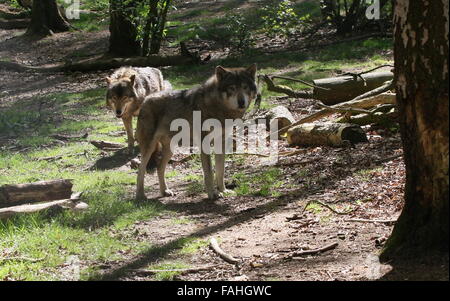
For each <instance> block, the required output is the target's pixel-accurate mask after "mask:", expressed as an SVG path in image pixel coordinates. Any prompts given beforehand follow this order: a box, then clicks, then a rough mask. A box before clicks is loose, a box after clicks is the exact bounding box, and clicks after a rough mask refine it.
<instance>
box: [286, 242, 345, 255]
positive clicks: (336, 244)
mask: <svg viewBox="0 0 450 301" xmlns="http://www.w3.org/2000/svg"><path fill="white" fill-rule="evenodd" d="M338 245H339V244H338V243H337V242H334V243H332V244H329V245H326V246H325V247H322V248H319V249H314V250H305V251H298V252H294V253H293V254H292V256H305V255H315V254H319V253H322V252H325V251H329V250H333V249H335V248H336V247H337V246H338Z"/></svg>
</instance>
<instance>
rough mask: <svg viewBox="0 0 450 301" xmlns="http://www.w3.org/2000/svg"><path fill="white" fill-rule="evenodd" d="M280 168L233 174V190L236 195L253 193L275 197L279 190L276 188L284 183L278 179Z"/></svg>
mask: <svg viewBox="0 0 450 301" xmlns="http://www.w3.org/2000/svg"><path fill="white" fill-rule="evenodd" d="M281 173H282V172H281V170H280V169H278V168H270V169H268V170H264V171H261V172H255V173H254V174H252V175H249V174H245V173H242V172H239V173H236V174H234V175H233V180H234V181H235V183H236V184H237V187H236V189H235V192H236V193H237V195H255V196H272V197H277V196H279V195H280V192H279V191H277V189H278V188H280V187H281V186H283V185H284V181H282V180H280V175H281Z"/></svg>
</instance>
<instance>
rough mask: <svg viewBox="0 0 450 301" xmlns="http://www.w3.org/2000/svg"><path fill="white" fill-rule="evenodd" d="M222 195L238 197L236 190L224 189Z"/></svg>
mask: <svg viewBox="0 0 450 301" xmlns="http://www.w3.org/2000/svg"><path fill="white" fill-rule="evenodd" d="M221 193H222V194H223V195H224V196H226V195H236V192H235V191H234V190H231V189H224V190H223V191H221Z"/></svg>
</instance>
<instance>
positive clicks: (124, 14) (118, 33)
mask: <svg viewBox="0 0 450 301" xmlns="http://www.w3.org/2000/svg"><path fill="white" fill-rule="evenodd" d="M135 5H136V4H135V3H133V2H130V3H128V4H124V1H123V0H120V1H118V0H110V2H109V12H110V23H109V32H110V37H109V53H110V54H111V55H114V56H119V57H132V56H139V55H141V51H142V47H141V43H140V42H139V41H138V39H137V29H136V26H135V25H134V24H133V22H132V21H131V20H130V17H132V16H133V13H132V10H133V8H134V7H135Z"/></svg>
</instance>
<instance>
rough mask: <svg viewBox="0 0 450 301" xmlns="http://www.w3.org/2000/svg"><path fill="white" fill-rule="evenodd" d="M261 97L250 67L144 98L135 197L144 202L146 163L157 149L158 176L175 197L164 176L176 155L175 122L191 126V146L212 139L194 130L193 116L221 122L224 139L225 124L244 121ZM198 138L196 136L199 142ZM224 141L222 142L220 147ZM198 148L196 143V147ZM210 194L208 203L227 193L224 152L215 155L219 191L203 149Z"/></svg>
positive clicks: (222, 71)
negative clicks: (246, 112)
mask: <svg viewBox="0 0 450 301" xmlns="http://www.w3.org/2000/svg"><path fill="white" fill-rule="evenodd" d="M256 94H257V86H256V65H252V66H250V67H249V68H230V69H228V68H223V67H221V66H218V67H217V68H216V71H215V74H214V75H213V76H212V77H211V78H209V79H208V80H207V81H206V82H205V83H204V84H203V85H201V86H199V87H195V88H192V89H189V90H182V91H170V92H162V93H156V94H153V95H150V96H147V97H146V98H145V101H144V103H143V104H142V107H141V111H140V113H139V117H138V123H137V129H136V139H137V140H138V142H139V148H140V151H141V164H140V166H139V172H138V177H137V190H136V199H145V194H144V177H145V173H146V166H147V163H148V161H149V159H150V157H151V156H152V154H153V153H154V152H155V150H157V149H161V150H162V156H161V159H160V160H159V162H158V166H157V172H158V179H159V187H160V192H161V195H162V196H172V195H174V194H173V192H172V191H171V190H169V189H168V187H167V185H166V182H165V177H164V172H165V168H166V165H167V163H168V162H169V160H170V158H171V157H172V154H173V152H172V149H171V139H172V138H173V137H174V136H175V135H177V132H175V131H171V124H172V122H173V121H175V120H184V121H186V123H187V124H189V128H190V131H191V133H190V137H191V143H192V142H193V141H192V140H194V141H197V144H198V140H197V139H198V138H201V141H203V138H204V137H205V136H206V135H208V132H206V131H201V130H200V131H197V132H195V130H193V128H195V126H193V123H194V117H193V116H194V115H195V112H197V113H198V112H199V113H200V114H201V124H203V122H204V121H205V120H212V119H214V120H218V121H219V122H220V125H221V128H222V135H221V138H222V141H223V140H224V139H225V137H224V135H223V132H224V128H225V127H224V125H225V120H230V119H232V120H235V119H240V118H242V117H243V115H244V113H245V111H246V110H247V109H248V107H249V105H250V103H251V101H252V100H253V99H255V97H256ZM196 137H197V138H196ZM223 145H224V143H222V146H223ZM197 146H198V145H197ZM200 157H201V161H202V168H203V175H204V181H205V186H206V192H207V193H208V198H209V199H216V198H218V197H220V196H221V195H222V193H223V192H225V191H226V189H225V182H224V171H225V152H224V151H222V152H219V153H217V152H216V154H215V163H216V164H215V171H216V182H215V184H216V185H217V188H218V191H217V190H216V189H215V187H214V174H213V171H212V164H211V156H210V153H206V152H205V151H204V149H203V148H202V149H201V153H200Z"/></svg>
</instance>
